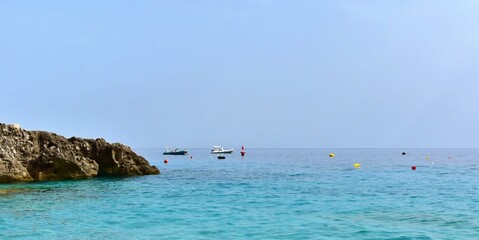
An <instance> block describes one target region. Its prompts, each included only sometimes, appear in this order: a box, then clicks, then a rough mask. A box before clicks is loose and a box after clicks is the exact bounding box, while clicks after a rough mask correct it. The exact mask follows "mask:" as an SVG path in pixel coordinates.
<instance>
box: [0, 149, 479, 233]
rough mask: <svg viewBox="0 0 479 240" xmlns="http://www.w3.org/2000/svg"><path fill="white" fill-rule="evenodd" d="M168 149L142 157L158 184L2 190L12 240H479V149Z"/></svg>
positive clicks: (145, 180)
mask: <svg viewBox="0 0 479 240" xmlns="http://www.w3.org/2000/svg"><path fill="white" fill-rule="evenodd" d="M162 151H163V150H162V149H156V150H154V149H138V150H137V152H138V153H139V154H141V155H143V156H144V157H145V158H147V159H148V160H149V161H150V163H151V164H153V165H156V166H158V167H159V168H160V170H161V174H160V175H156V176H143V177H132V178H99V179H92V180H82V181H60V182H46V183H33V184H32V183H29V184H8V185H0V239H479V149H247V153H246V157H245V158H244V159H242V158H241V157H240V156H239V152H235V153H234V154H232V155H227V158H226V160H218V159H216V158H215V157H214V158H212V157H211V156H210V154H209V151H210V149H192V150H190V156H192V159H189V157H188V156H167V157H166V159H168V161H169V163H168V164H164V163H163V160H164V159H165V156H163V155H162ZM403 151H404V152H406V153H407V155H405V156H402V155H401V152H403ZM329 153H335V154H336V157H334V158H330V157H328V154H329ZM355 163H359V164H360V165H361V166H360V168H354V164H355ZM413 165H415V166H417V170H416V171H412V170H411V166H413Z"/></svg>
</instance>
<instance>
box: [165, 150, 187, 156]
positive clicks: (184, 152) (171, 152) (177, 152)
mask: <svg viewBox="0 0 479 240" xmlns="http://www.w3.org/2000/svg"><path fill="white" fill-rule="evenodd" d="M163 155H188V149H184V150H180V149H178V148H175V149H174V150H172V149H171V148H166V151H164V152H163Z"/></svg>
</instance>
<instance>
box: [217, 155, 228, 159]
mask: <svg viewBox="0 0 479 240" xmlns="http://www.w3.org/2000/svg"><path fill="white" fill-rule="evenodd" d="M218 159H226V157H225V156H223V155H218Z"/></svg>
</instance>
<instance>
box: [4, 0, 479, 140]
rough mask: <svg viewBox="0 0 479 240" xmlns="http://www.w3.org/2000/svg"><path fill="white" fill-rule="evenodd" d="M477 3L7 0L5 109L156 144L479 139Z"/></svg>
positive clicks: (10, 114)
mask: <svg viewBox="0 0 479 240" xmlns="http://www.w3.org/2000/svg"><path fill="white" fill-rule="evenodd" d="M478 13H479V1H466V0H464V1H415V0H404V1H399V0H397V1H394V0H391V1H382V0H378V1H352V0H351V1H341V0H338V1H292V0H291V1H276V0H271V1H267V0H264V1H258V0H252V1H247V0H246V1H243V0H241V1H113V0H112V1H63V0H62V1H54V0H52V1H0V81H1V90H2V91H1V94H0V114H1V115H0V122H6V123H20V124H21V126H22V127H23V128H25V129H29V130H46V131H52V132H56V133H58V134H61V135H64V136H66V137H70V136H79V137H85V138H86V137H88V138H98V137H103V138H105V139H106V140H107V141H111V142H122V143H125V144H127V145H130V146H133V147H137V148H150V147H165V146H176V147H182V148H183V147H186V148H194V147H211V146H213V145H222V146H224V147H226V148H237V149H238V148H240V147H241V145H242V144H244V145H245V147H247V148H248V147H250V148H251V147H320V148H323V147H479V127H478V125H479V110H478V106H479V105H478V104H479V67H478V64H479V27H478V23H479V14H478Z"/></svg>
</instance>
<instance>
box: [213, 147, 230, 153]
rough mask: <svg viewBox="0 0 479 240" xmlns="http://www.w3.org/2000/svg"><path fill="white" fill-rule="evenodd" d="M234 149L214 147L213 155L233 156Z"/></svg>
mask: <svg viewBox="0 0 479 240" xmlns="http://www.w3.org/2000/svg"><path fill="white" fill-rule="evenodd" d="M233 151H234V149H233V148H231V149H224V148H223V147H222V146H213V150H211V154H231V153H233Z"/></svg>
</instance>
